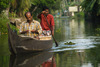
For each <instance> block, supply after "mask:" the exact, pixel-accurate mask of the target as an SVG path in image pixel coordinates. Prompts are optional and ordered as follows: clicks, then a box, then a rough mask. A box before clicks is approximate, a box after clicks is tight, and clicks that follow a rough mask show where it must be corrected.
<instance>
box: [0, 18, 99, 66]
mask: <svg viewBox="0 0 100 67" xmlns="http://www.w3.org/2000/svg"><path fill="white" fill-rule="evenodd" d="M99 27H100V26H99V24H98V23H92V22H85V21H84V19H77V20H75V19H72V20H69V19H67V18H62V19H55V38H56V40H57V42H58V43H59V47H55V44H54V46H53V48H52V49H53V50H52V51H49V52H42V53H38V54H31V55H29V54H28V55H25V54H24V55H20V56H18V57H16V58H15V56H12V55H10V53H9V51H8V43H7V35H0V50H1V51H0V67H36V66H37V67H100V54H99V51H100V37H99V36H100V32H99V31H100V30H99ZM66 42H73V43H75V44H74V45H69V44H68V45H65V44H64V43H66Z"/></svg>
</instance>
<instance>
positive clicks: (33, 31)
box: [31, 30, 39, 34]
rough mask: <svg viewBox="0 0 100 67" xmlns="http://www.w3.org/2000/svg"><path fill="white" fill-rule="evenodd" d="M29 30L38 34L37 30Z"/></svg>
mask: <svg viewBox="0 0 100 67" xmlns="http://www.w3.org/2000/svg"><path fill="white" fill-rule="evenodd" d="M31 32H32V33H37V34H39V32H38V31H37V30H32V31H31Z"/></svg>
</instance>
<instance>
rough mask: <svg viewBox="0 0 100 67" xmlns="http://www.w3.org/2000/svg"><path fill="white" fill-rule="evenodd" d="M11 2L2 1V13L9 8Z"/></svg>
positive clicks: (0, 0) (0, 1)
mask: <svg viewBox="0 0 100 67" xmlns="http://www.w3.org/2000/svg"><path fill="white" fill-rule="evenodd" d="M9 2H10V0H0V13H1V12H2V11H3V10H5V9H6V8H8V7H9Z"/></svg>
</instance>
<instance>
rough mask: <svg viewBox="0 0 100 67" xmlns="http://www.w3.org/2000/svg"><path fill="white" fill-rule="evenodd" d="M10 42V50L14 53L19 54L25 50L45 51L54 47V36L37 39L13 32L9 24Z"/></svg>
mask: <svg viewBox="0 0 100 67" xmlns="http://www.w3.org/2000/svg"><path fill="white" fill-rule="evenodd" d="M8 44H9V48H10V52H11V53H12V54H17V53H23V52H36V51H45V50H48V49H50V48H52V44H53V42H52V38H51V39H46V40H43V39H40V40H37V39H33V38H31V37H21V36H19V35H17V34H16V33H15V32H13V30H12V29H11V28H10V25H9V24H8Z"/></svg>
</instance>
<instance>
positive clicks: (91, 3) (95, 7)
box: [81, 0, 100, 15]
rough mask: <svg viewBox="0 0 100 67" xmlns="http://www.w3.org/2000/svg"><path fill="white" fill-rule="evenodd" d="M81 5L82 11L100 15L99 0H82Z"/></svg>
mask: <svg viewBox="0 0 100 67" xmlns="http://www.w3.org/2000/svg"><path fill="white" fill-rule="evenodd" d="M81 5H82V9H83V11H85V12H90V13H91V12H95V14H96V15H100V0H84V1H83V2H82V4H81Z"/></svg>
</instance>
